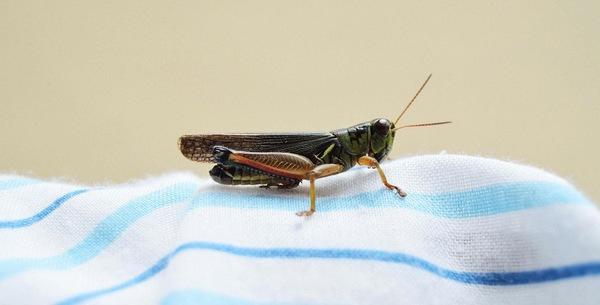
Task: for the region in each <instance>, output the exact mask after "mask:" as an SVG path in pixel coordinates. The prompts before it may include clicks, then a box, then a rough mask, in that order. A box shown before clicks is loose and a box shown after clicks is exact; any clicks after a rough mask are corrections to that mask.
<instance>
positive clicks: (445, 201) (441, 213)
mask: <svg viewBox="0 0 600 305" xmlns="http://www.w3.org/2000/svg"><path fill="white" fill-rule="evenodd" d="M307 195H308V194H307ZM192 203H193V205H194V206H195V207H206V206H217V207H231V208H247V209H267V210H286V211H298V210H304V209H306V208H307V205H308V196H307V197H297V196H281V195H279V196H277V195H274V194H273V193H269V191H268V190H265V192H264V195H263V194H261V195H254V194H252V195H250V194H244V193H225V192H204V193H198V194H197V195H196V197H194V199H193V200H192ZM551 204H592V203H591V202H590V201H589V200H588V199H587V198H586V197H585V196H583V195H582V194H581V193H579V192H578V191H577V190H576V189H575V188H573V187H570V186H567V185H564V184H558V183H550V182H513V183H502V184H494V185H488V186H484V187H479V188H474V189H470V190H465V191H459V192H448V193H443V194H436V195H426V194H418V193H410V192H408V196H406V197H405V198H400V197H399V196H398V195H396V194H395V193H394V192H391V191H389V190H386V189H380V190H377V191H371V192H365V193H360V194H356V195H351V196H343V197H318V186H317V212H318V213H325V212H333V211H340V210H353V209H358V208H385V207H387V208H404V209H411V210H416V211H420V212H423V213H427V214H431V215H434V216H437V217H444V218H469V217H479V216H488V215H494V214H499V213H505V212H511V211H517V210H524V209H528V208H533V207H539V206H546V205H551Z"/></svg>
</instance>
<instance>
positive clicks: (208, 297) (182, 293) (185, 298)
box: [160, 289, 297, 305]
mask: <svg viewBox="0 0 600 305" xmlns="http://www.w3.org/2000/svg"><path fill="white" fill-rule="evenodd" d="M199 304H210V305H291V304H290V303H263V302H252V301H248V300H244V299H240V298H233V297H229V296H224V295H219V294H215V293H209V292H205V291H201V290H198V289H188V290H179V291H175V292H172V293H170V294H168V295H167V296H166V297H165V298H163V299H162V301H161V302H160V305H199ZM294 304H297V303H294Z"/></svg>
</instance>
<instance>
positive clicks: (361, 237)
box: [0, 155, 600, 305]
mask: <svg viewBox="0 0 600 305" xmlns="http://www.w3.org/2000/svg"><path fill="white" fill-rule="evenodd" d="M384 170H385V171H386V173H387V174H388V178H389V180H390V181H391V182H393V183H396V184H398V185H400V186H402V187H403V189H404V190H405V191H406V192H407V193H408V196H407V197H406V198H404V199H401V198H400V197H399V196H398V195H396V194H394V193H393V192H390V191H388V190H386V189H384V188H383V186H382V185H381V183H380V181H379V179H378V176H377V173H376V172H375V171H373V170H368V169H366V168H362V169H354V170H351V171H349V172H347V173H344V174H341V175H337V176H334V177H329V178H325V179H321V180H318V182H317V213H316V214H315V215H313V216H312V217H311V218H308V219H306V218H299V217H297V216H295V215H294V212H296V211H298V210H303V209H306V208H307V206H308V191H307V186H306V185H304V186H301V187H299V188H297V189H293V190H275V189H269V190H265V189H259V188H257V187H226V186H220V185H217V184H216V183H214V182H212V181H205V180H201V179H199V178H197V177H196V176H194V175H192V174H189V173H175V174H169V175H164V176H161V177H156V178H150V179H145V180H141V181H137V182H132V183H129V184H124V185H114V186H112V185H110V186H95V187H88V186H81V185H74V184H69V183H60V182H52V181H40V180H35V179H30V178H25V177H20V176H14V175H4V176H0V250H1V251H0V305H5V304H6V305H8V304H10V305H18V304H62V305H66V304H163V305H175V304H177V305H182V304H183V305H185V304H217V305H218V304H244V305H249V304H252V305H259V304H260V305H266V304H268V305H274V304H288V305H291V304H463V305H464V304H545V305H547V304H594V305H598V304H600V212H599V211H598V209H597V208H596V207H595V205H594V204H592V203H591V202H590V201H589V200H588V199H587V198H586V197H585V196H583V195H582V194H581V193H580V192H578V191H577V190H576V189H575V188H574V187H573V186H571V185H570V184H569V183H568V182H566V181H565V180H563V179H561V178H558V177H556V176H555V175H552V174H549V173H547V172H544V171H542V170H539V169H536V168H532V167H528V166H523V165H516V164H514V163H509V162H503V161H497V160H492V159H485V158H479V157H469V156H457V155H431V156H419V157H413V158H407V159H402V160H397V161H391V162H388V163H386V164H385V165H384Z"/></svg>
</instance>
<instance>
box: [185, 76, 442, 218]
mask: <svg viewBox="0 0 600 305" xmlns="http://www.w3.org/2000/svg"><path fill="white" fill-rule="evenodd" d="M430 78H431V74H430V75H429V76H428V77H427V79H426V80H425V82H423V84H422V85H421V87H420V88H419V90H418V91H417V93H416V94H415V95H414V96H413V98H412V99H411V100H410V102H409V103H408V104H407V105H406V107H405V108H404V110H403V111H402V112H401V113H400V115H399V116H398V118H397V119H396V120H395V121H394V122H393V123H392V122H391V121H390V120H388V119H384V118H377V119H374V120H371V121H368V122H364V123H360V124H357V125H354V126H351V127H348V128H342V129H337V130H334V131H331V132H324V133H237V134H197V135H184V136H182V137H181V138H179V149H180V150H181V152H182V153H183V155H184V156H185V157H187V158H188V159H191V160H193V161H198V162H211V163H216V165H215V166H214V167H213V168H212V169H211V170H210V172H209V174H210V176H211V177H212V179H213V180H214V181H216V182H218V183H221V184H226V185H250V184H252V185H260V186H261V187H265V188H269V187H278V188H284V189H287V188H294V187H297V186H298V185H299V184H300V182H301V181H302V180H309V181H310V208H309V209H308V210H307V211H302V212H298V213H296V214H297V215H298V216H310V215H312V214H313V213H314V212H315V211H316V191H315V180H316V179H319V178H323V177H327V176H331V175H335V174H339V173H341V172H344V171H346V170H348V169H350V168H352V167H354V166H355V165H356V164H358V165H364V166H367V167H369V168H373V169H377V171H378V173H379V177H380V179H381V182H382V183H383V185H385V187H387V188H388V189H390V190H396V192H397V193H398V195H400V196H401V197H405V196H406V193H405V192H404V191H402V190H401V189H400V188H399V187H397V186H395V185H393V184H390V183H389V182H388V181H387V178H386V176H385V173H384V172H383V170H382V168H381V166H380V165H379V163H380V162H382V161H383V160H384V159H385V158H386V156H387V155H388V154H389V153H390V151H391V150H392V145H393V143H394V137H395V135H396V131H397V130H399V129H402V128H408V127H422V126H433V125H441V124H448V123H450V121H444V122H435V123H423V124H412V125H403V126H398V127H396V124H397V123H398V122H399V121H400V119H401V118H402V116H403V115H404V114H405V113H406V111H407V110H408V109H409V107H410V106H411V105H412V104H413V102H414V101H415V99H416V98H417V96H418V95H419V93H421V91H422V90H423V88H424V87H425V85H426V84H427V82H429V79H430Z"/></svg>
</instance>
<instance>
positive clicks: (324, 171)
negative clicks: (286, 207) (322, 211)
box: [296, 164, 344, 216]
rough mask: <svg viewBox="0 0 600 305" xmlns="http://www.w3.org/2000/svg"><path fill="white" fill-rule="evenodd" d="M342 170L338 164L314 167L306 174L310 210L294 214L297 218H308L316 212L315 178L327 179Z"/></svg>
mask: <svg viewBox="0 0 600 305" xmlns="http://www.w3.org/2000/svg"><path fill="white" fill-rule="evenodd" d="M343 169H344V167H343V166H341V165H339V164H323V165H319V166H317V167H315V168H314V169H313V170H311V171H310V172H308V174H307V175H306V176H307V178H308V180H310V209H309V210H308V211H301V212H298V213H296V215H298V216H310V215H312V214H313V213H314V212H315V211H316V204H315V203H316V200H317V192H316V189H315V180H316V179H317V178H322V177H327V176H330V175H335V174H337V173H339V172H341V171H342V170H343Z"/></svg>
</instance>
